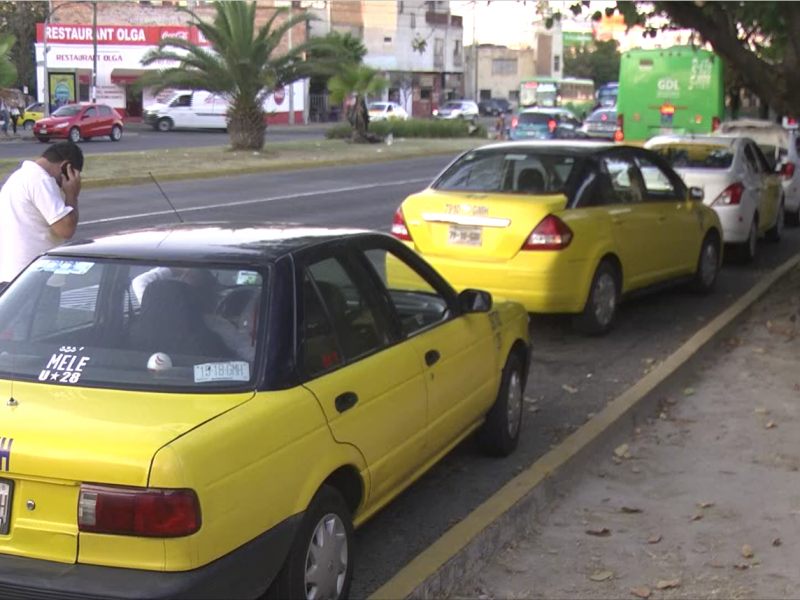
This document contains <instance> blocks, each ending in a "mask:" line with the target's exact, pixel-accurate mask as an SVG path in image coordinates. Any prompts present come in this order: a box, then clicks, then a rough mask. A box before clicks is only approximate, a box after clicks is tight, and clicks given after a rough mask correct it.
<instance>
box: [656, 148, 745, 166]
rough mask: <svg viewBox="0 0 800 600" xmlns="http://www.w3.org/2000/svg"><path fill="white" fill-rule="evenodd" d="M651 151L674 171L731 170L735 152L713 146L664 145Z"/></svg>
mask: <svg viewBox="0 0 800 600" xmlns="http://www.w3.org/2000/svg"><path fill="white" fill-rule="evenodd" d="M650 150H652V151H653V152H655V153H656V154H658V155H659V156H661V158H663V159H664V160H666V161H667V162H668V163H669V165H670V166H671V167H672V168H673V169H730V167H731V165H732V164H733V150H731V149H730V148H728V147H727V146H718V145H711V144H663V145H659V146H652V147H650Z"/></svg>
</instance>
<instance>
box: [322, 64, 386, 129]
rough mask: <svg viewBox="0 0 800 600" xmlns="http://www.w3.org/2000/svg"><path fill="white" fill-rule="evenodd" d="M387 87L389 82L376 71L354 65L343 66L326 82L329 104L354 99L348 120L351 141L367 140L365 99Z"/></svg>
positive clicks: (367, 122)
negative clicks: (351, 128) (329, 92)
mask: <svg viewBox="0 0 800 600" xmlns="http://www.w3.org/2000/svg"><path fill="white" fill-rule="evenodd" d="M388 85H389V82H388V81H386V79H385V78H383V77H381V76H380V75H378V71H376V70H375V69H372V68H370V67H367V66H365V65H359V64H356V63H349V64H345V65H343V66H342V67H341V68H340V69H339V73H337V74H336V75H334V76H333V77H332V78H331V80H330V81H329V82H328V89H329V90H330V91H331V102H333V103H334V104H339V103H340V102H343V101H345V100H346V99H348V98H351V97H355V102H354V103H353V107H352V112H351V118H350V122H351V123H352V125H353V141H358V142H360V141H366V140H367V128H368V127H369V114H368V112H367V106H366V103H367V97H369V96H370V95H371V94H377V93H380V92H382V91H383V90H385V89H386V87H387V86H388Z"/></svg>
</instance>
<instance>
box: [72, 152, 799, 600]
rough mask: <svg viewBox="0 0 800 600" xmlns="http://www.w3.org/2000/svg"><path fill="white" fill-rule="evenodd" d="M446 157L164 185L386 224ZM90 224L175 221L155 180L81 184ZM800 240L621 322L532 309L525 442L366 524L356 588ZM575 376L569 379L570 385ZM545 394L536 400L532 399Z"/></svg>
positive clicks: (246, 207)
mask: <svg viewBox="0 0 800 600" xmlns="http://www.w3.org/2000/svg"><path fill="white" fill-rule="evenodd" d="M446 163H447V159H444V158H441V159H431V158H425V159H420V160H407V161H400V162H397V163H391V164H386V163H384V164H375V165H364V166H357V167H344V168H332V169H319V170H314V171H303V172H298V173H289V174H268V175H259V176H251V177H242V178H237V179H218V180H203V181H199V182H196V183H193V182H181V183H174V184H166V185H165V186H164V188H165V190H166V192H167V194H168V195H169V196H170V197H171V199H172V202H173V203H174V204H175V206H176V207H177V208H178V210H179V211H181V213H182V215H183V217H184V219H186V220H192V221H203V220H215V219H216V220H219V219H224V220H246V221H256V220H276V221H282V222H287V221H288V222H296V223H303V224H309V225H324V226H339V225H348V226H360V227H367V228H378V229H382V230H388V229H389V226H390V224H391V219H392V215H393V212H394V210H395V209H396V208H397V206H398V205H399V204H400V202H401V201H402V199H403V198H404V197H405V196H406V195H407V194H409V193H412V192H414V191H416V190H419V189H421V188H422V187H424V185H425V184H426V183H427V182H428V181H429V180H430V179H431V178H432V177H433V176H434V175H435V174H436V173H437V172H438V171H439V170H440V169H441V168H443V167H444V166H445V164H446ZM81 218H82V220H83V224H82V225H81V226H80V228H79V232H80V234H84V235H98V234H102V233H105V232H109V231H113V230H117V229H129V228H134V227H139V226H145V225H151V224H154V223H159V222H168V221H170V220H176V217H175V216H174V214H172V211H171V210H170V209H169V207H168V206H167V205H166V202H165V201H164V199H163V198H162V197H161V195H160V193H159V192H158V190H157V189H155V187H151V186H140V187H128V188H115V189H108V190H98V191H93V192H87V193H84V194H82V197H81ZM798 251H800V230H788V231H787V232H786V235H785V237H784V240H783V241H782V242H781V243H780V244H778V245H772V244H767V243H763V244H762V245H761V247H760V255H759V257H758V259H757V260H756V262H755V263H754V264H752V265H741V264H736V263H735V262H731V264H726V266H725V268H724V269H723V271H722V273H721V274H720V278H719V280H718V285H717V289H716V291H715V292H714V293H713V294H711V295H709V296H698V295H695V294H693V293H691V292H689V291H687V290H686V289H684V288H681V287H677V288H674V289H671V290H667V291H662V292H660V293H658V294H655V295H649V296H645V297H642V298H639V299H636V300H632V301H630V302H628V303H626V304H624V305H623V306H622V308H621V312H620V315H619V320H618V322H617V325H616V328H615V329H614V330H613V331H612V332H611V333H610V334H609V335H607V336H606V337H603V338H591V339H587V338H584V337H581V336H580V335H579V334H577V333H575V332H574V331H573V330H572V327H571V324H570V321H569V320H568V319H565V318H556V317H548V318H543V317H537V318H534V319H533V320H532V324H531V327H532V334H533V339H534V357H533V367H532V371H531V377H530V381H529V384H528V389H527V391H526V419H525V423H524V429H523V433H522V439H521V442H520V446H519V449H518V450H517V452H516V453H515V454H514V455H513V456H511V457H510V458H507V459H504V460H492V459H487V458H485V457H482V456H481V455H479V454H478V453H477V452H476V450H475V448H474V444H473V443H472V442H471V441H467V442H465V443H464V444H462V446H461V447H459V448H457V449H456V450H455V451H454V452H453V453H452V454H451V455H450V456H448V457H447V458H446V459H445V460H444V461H443V462H442V463H441V464H440V465H438V466H437V467H435V468H434V469H433V470H432V471H431V472H430V473H429V474H428V475H426V476H425V477H424V478H423V479H422V480H420V481H419V482H418V483H416V484H415V485H413V486H412V487H411V488H410V489H409V490H408V491H406V492H405V493H404V494H403V495H402V496H401V497H400V498H398V499H397V500H396V501H395V502H394V503H393V504H392V505H390V506H389V507H388V508H387V509H386V510H384V511H383V512H382V513H381V514H379V515H378V516H377V517H375V518H374V519H373V520H372V521H371V522H369V523H368V524H366V525H365V526H364V527H363V528H362V529H361V530H360V531H359V532H358V534H357V538H358V544H357V547H356V549H355V553H356V575H355V580H354V583H353V589H352V596H353V597H356V598H359V597H364V596H366V595H368V594H369V593H370V592H372V591H374V590H375V589H376V588H377V587H378V586H380V585H381V584H382V583H384V582H385V581H387V580H388V579H389V578H390V577H391V576H392V575H393V574H395V573H396V572H397V571H398V570H399V569H401V568H402V567H403V566H404V565H405V564H407V563H408V562H409V561H410V560H411V559H412V558H413V557H414V556H416V555H417V554H418V553H419V552H420V551H422V550H423V549H424V548H426V547H427V546H428V545H430V544H431V543H432V542H433V541H434V540H435V539H437V538H438V537H439V536H440V535H441V534H442V533H444V532H445V531H446V530H447V529H449V528H450V527H451V526H452V525H453V524H455V523H456V522H458V521H459V520H460V519H462V518H463V517H465V516H466V515H467V514H468V513H469V512H470V511H471V510H473V509H474V508H475V507H476V506H478V505H479V504H480V503H481V502H482V501H484V500H485V499H486V498H488V497H489V496H490V495H491V494H492V493H493V492H495V491H496V490H497V489H499V488H500V487H501V486H502V485H503V484H504V483H505V482H507V481H508V480H510V479H511V478H512V477H513V476H514V475H515V474H516V473H518V472H519V471H520V470H522V469H524V468H526V467H527V466H529V465H530V464H531V463H532V462H533V461H534V460H535V459H536V458H538V457H540V456H541V455H542V454H544V453H545V452H547V451H548V450H549V449H550V448H551V446H552V445H555V444H558V443H559V442H560V441H561V440H562V439H563V438H564V437H565V436H566V435H567V434H569V433H571V432H572V431H573V430H574V429H575V428H577V427H579V426H580V425H582V424H583V423H585V421H586V419H587V416H588V415H589V414H590V413H597V412H599V411H600V410H601V409H602V408H603V407H604V406H605V405H606V403H607V402H608V400H610V399H611V398H613V397H615V396H616V395H618V394H619V393H621V392H622V391H623V390H625V389H626V388H627V387H629V386H630V385H631V384H633V383H634V382H635V381H637V380H638V379H639V378H640V377H641V376H642V375H643V374H644V372H645V369H647V368H649V366H650V365H651V364H652V363H657V362H658V361H660V360H662V359H664V358H665V357H666V356H668V355H669V354H670V353H671V352H672V351H674V350H675V349H676V348H677V347H678V346H679V345H680V344H682V343H683V342H684V341H686V340H687V339H688V338H689V337H690V336H691V335H692V334H693V333H694V332H695V331H696V330H697V329H699V328H700V327H702V326H703V325H704V324H705V323H706V322H708V321H709V320H711V319H712V318H713V317H714V316H715V315H717V314H718V313H719V312H721V311H722V310H723V309H724V308H726V307H727V306H729V305H730V304H731V303H732V302H733V301H734V299H735V298H737V297H738V296H740V295H741V294H742V293H744V292H745V291H746V290H748V289H749V288H750V287H751V286H752V285H753V284H754V283H755V282H756V280H757V279H758V278H759V277H760V276H761V275H762V274H763V273H765V272H766V271H767V270H769V269H771V268H772V267H774V266H776V265H777V264H779V263H780V262H782V261H783V260H785V259H787V258H788V257H789V256H790V255H792V254H793V253H795V252H798ZM565 386H567V387H565ZM533 400H535V402H533Z"/></svg>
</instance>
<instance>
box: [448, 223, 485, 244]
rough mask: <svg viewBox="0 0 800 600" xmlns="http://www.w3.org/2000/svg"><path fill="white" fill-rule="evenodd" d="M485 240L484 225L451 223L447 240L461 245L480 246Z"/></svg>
mask: <svg viewBox="0 0 800 600" xmlns="http://www.w3.org/2000/svg"><path fill="white" fill-rule="evenodd" d="M482 241H483V228H482V227H468V226H464V225H450V230H449V232H448V234H447V242H448V243H449V244H456V245H459V246H480V245H481V243H482Z"/></svg>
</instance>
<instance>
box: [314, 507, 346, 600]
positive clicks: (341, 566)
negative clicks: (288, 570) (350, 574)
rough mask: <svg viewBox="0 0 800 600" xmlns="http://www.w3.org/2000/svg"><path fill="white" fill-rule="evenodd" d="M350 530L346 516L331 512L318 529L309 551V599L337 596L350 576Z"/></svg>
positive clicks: (321, 521)
mask: <svg viewBox="0 0 800 600" xmlns="http://www.w3.org/2000/svg"><path fill="white" fill-rule="evenodd" d="M347 561H348V553H347V533H346V532H345V529H344V523H342V520H341V519H340V518H339V517H338V516H336V515H334V514H327V515H325V516H324V517H322V519H320V521H319V523H317V526H316V528H315V529H314V534H313V535H312V536H311V543H310V544H309V545H308V552H307V553H306V575H305V587H306V599H307V600H327V599H329V598H330V599H332V600H335V599H336V598H339V596H341V594H342V588H343V587H344V580H345V577H346V576H347V564H348V563H347Z"/></svg>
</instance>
